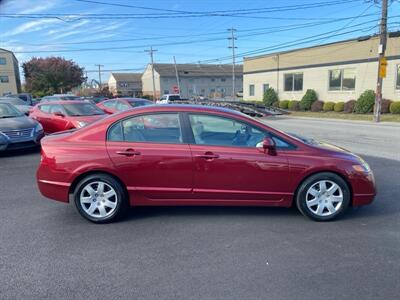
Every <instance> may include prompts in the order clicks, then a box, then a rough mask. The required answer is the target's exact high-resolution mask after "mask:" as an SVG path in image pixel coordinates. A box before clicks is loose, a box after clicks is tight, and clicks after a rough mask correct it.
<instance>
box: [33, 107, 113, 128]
mask: <svg viewBox="0 0 400 300" xmlns="http://www.w3.org/2000/svg"><path fill="white" fill-rule="evenodd" d="M29 116H30V117H31V118H32V119H35V120H37V121H39V122H40V124H42V126H43V128H44V131H45V133H54V132H58V131H64V130H69V129H75V128H80V127H84V126H86V125H88V124H90V123H93V122H94V121H97V120H100V119H102V118H104V117H105V116H106V114H105V113H104V112H103V111H102V110H101V109H99V108H98V107H97V106H96V105H94V104H92V103H89V102H86V101H55V102H44V103H40V104H37V105H36V106H35V107H33V108H32V109H31V110H30V112H29Z"/></svg>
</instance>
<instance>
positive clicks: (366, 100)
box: [354, 90, 375, 114]
mask: <svg viewBox="0 0 400 300" xmlns="http://www.w3.org/2000/svg"><path fill="white" fill-rule="evenodd" d="M374 103H375V92H374V91H373V90H366V91H365V92H364V93H362V94H361V96H360V97H359V98H358V100H357V102H356V105H355V106H354V111H355V112H356V113H358V114H366V113H370V112H372V110H373V108H374Z"/></svg>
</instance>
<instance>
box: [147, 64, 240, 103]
mask: <svg viewBox="0 0 400 300" xmlns="http://www.w3.org/2000/svg"><path fill="white" fill-rule="evenodd" d="M153 67H154V81H155V89H156V95H157V98H160V97H161V96H162V95H164V94H174V93H177V92H180V94H181V97H183V98H194V97H208V98H232V65H229V64H177V65H176V68H177V71H178V78H179V85H178V82H177V76H176V71H175V65H174V64H154V66H153V65H152V64H149V65H147V67H146V69H145V71H144V72H143V75H142V90H143V95H149V96H152V95H153V77H152V69H153ZM235 75H236V79H235V86H236V88H235V91H236V93H238V92H241V91H242V89H243V66H242V65H237V66H236V67H235ZM178 86H180V91H178V89H177V88H178Z"/></svg>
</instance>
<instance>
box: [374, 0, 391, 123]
mask: <svg viewBox="0 0 400 300" xmlns="http://www.w3.org/2000/svg"><path fill="white" fill-rule="evenodd" d="M387 14H388V1H387V0H382V15H381V25H380V43H379V48H378V54H379V60H378V81H377V84H376V96H375V109H374V121H375V122H380V119H381V104H382V82H383V78H384V77H386V65H387V62H386V58H385V51H386V40H387Z"/></svg>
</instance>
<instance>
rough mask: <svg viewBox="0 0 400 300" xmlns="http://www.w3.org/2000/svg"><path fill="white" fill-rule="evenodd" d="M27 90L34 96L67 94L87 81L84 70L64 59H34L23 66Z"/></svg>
mask: <svg viewBox="0 0 400 300" xmlns="http://www.w3.org/2000/svg"><path fill="white" fill-rule="evenodd" d="M22 68H23V71H24V76H25V82H26V90H27V91H29V92H31V93H33V94H36V95H37V94H45V95H49V94H54V93H65V92H68V91H70V90H71V89H72V88H73V87H76V86H79V85H80V84H82V83H83V82H84V81H85V79H86V78H85V77H84V75H83V68H81V67H80V66H78V65H77V64H76V63H74V62H73V61H72V60H66V59H64V58H62V57H46V58H37V57H34V58H32V59H31V60H30V61H27V62H25V63H23V65H22Z"/></svg>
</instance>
